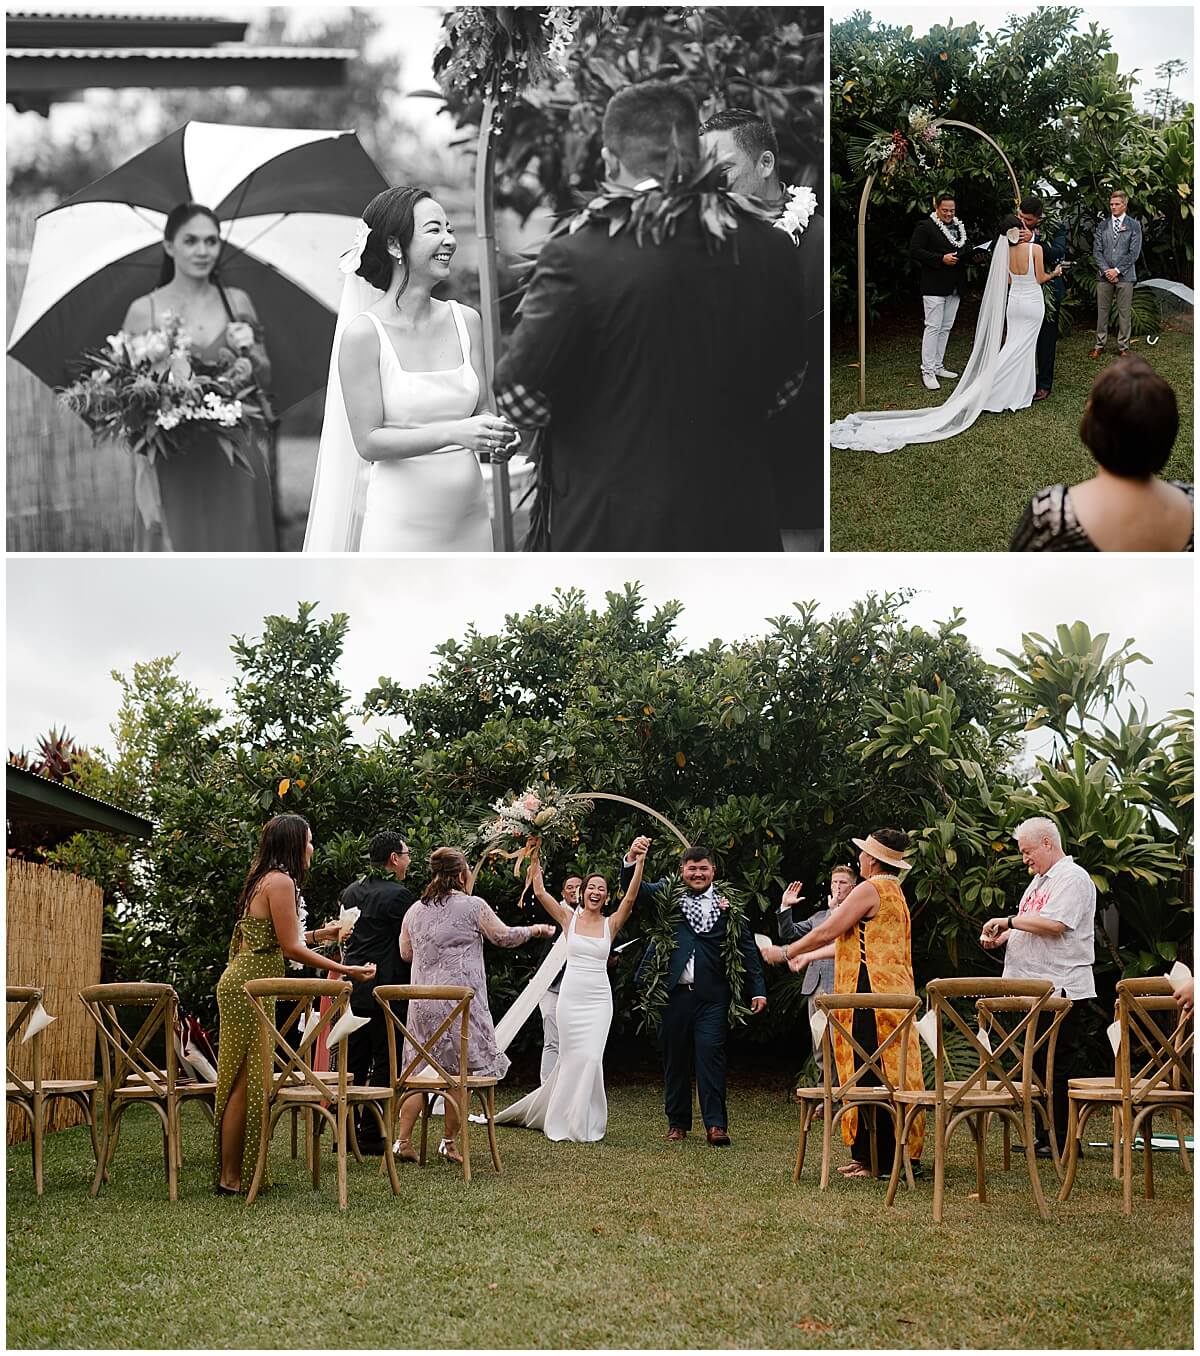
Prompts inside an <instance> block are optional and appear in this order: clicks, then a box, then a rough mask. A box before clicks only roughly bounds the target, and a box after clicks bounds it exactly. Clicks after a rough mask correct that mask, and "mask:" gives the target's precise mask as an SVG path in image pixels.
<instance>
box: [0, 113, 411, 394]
mask: <svg viewBox="0 0 1200 1356" xmlns="http://www.w3.org/2000/svg"><path fill="white" fill-rule="evenodd" d="M386 187H387V183H386V181H385V180H384V178H383V176H382V175H381V174H380V172H379V170H378V169H377V168H376V167H375V165H374V163H373V162H372V160H371V158H370V156H368V155H367V153H366V151H364V150H363V148H362V146H361V145H360V144H359V141H358V138H357V137H356V136H355V135H354V133H353V132H331V131H308V130H300V129H293V128H281V127H234V126H228V125H225V124H220V123H205V122H188V123H185V124H184V125H183V126H182V127H180V128H179V129H178V130H176V131H174V132H172V133H171V134H170V136H168V137H166V138H165V139H164V140H162V141H160V142H158V143H157V144H156V145H154V146H151V147H150V148H149V149H148V150H145V151H143V152H142V153H141V154H140V155H136V156H134V158H133V159H132V160H130V161H128V162H127V163H126V164H124V165H122V166H121V167H120V168H119V169H115V170H113V172H112V173H111V174H107V175H105V176H104V178H103V179H98V180H97V181H96V182H95V183H94V184H92V185H90V186H89V187H88V188H85V189H83V190H82V191H81V192H79V193H76V194H75V195H74V196H73V197H70V198H68V199H67V200H66V202H64V203H62V204H61V205H60V206H58V207H55V208H52V209H51V210H50V211H48V212H45V213H43V215H42V216H40V217H39V218H38V221H37V227H36V229H35V232H34V238H33V248H32V250H31V252H30V260H29V271H28V274H27V276H26V278H25V289H24V291H23V293H22V295H21V303H20V306H19V308H18V310H17V318H16V321H15V323H14V325H13V329H12V333H11V335H10V336H9V343H8V351H9V353H11V354H12V356H13V357H14V358H16V359H17V360H18V361H19V362H21V363H23V364H24V365H25V366H26V367H28V368H29V369H30V371H31V372H33V373H34V374H35V375H36V376H38V377H40V378H41V380H42V381H44V382H46V383H47V384H48V385H50V386H59V385H62V384H64V383H65V382H67V381H69V380H70V379H71V378H72V376H73V375H75V374H74V372H73V371H72V370H71V369H72V368H73V366H74V365H75V364H76V363H77V362H78V359H79V357H80V355H81V353H82V351H83V350H84V349H87V348H98V347H101V346H102V345H103V343H104V340H105V336H106V335H108V334H111V333H112V332H113V331H114V330H116V329H117V327H118V326H119V325H120V324H121V321H122V319H123V318H124V316H125V311H126V309H127V308H128V306H129V303H130V302H131V301H133V300H134V299H135V298H136V297H139V296H143V295H144V294H145V293H147V292H149V291H151V290H152V289H153V288H154V287H155V286H156V284H157V282H158V273H159V268H160V266H161V262H162V233H163V227H164V225H165V223H166V219H167V214H168V213H169V212H170V211H171V209H172V208H173V207H175V206H176V204H178V203H181V202H197V203H202V204H203V205H204V206H205V207H209V208H211V209H212V210H213V211H214V212H215V213H216V215H217V217H218V219H219V220H220V222H221V237H222V247H221V257H220V261H219V264H218V268H219V276H220V279H221V281H222V282H223V283H228V284H231V285H233V286H235V287H241V288H244V289H245V291H246V292H247V293H248V294H249V296H250V299H251V300H252V301H253V303H254V306H255V309H256V311H257V312H258V316H259V319H260V320H261V321H262V323H263V326H264V329H265V332H266V342H267V348H268V350H269V352H270V356H271V361H272V366H273V369H274V375H273V379H272V383H271V384H272V388H273V390H274V393H275V396H276V399H277V402H278V405H279V407H280V408H281V409H286V408H287V406H289V405H292V404H295V402H296V401H297V400H300V399H302V398H303V397H304V396H306V395H309V394H310V393H311V392H313V391H315V390H317V389H319V388H320V387H321V386H323V385H324V384H325V379H326V376H327V375H328V368H329V350H330V345H331V344H332V342H333V328H334V319H335V316H336V313H337V308H338V301H339V298H340V296H341V290H342V275H341V274H340V273H339V272H338V266H337V265H338V256H339V255H340V254H341V253H342V251H343V250H345V249H346V248H347V247H348V246H349V245H350V243H351V241H352V239H353V235H354V224H355V222H356V221H357V219H358V218H359V217H360V216H361V214H362V210H363V208H364V207H365V206H366V205H367V203H368V202H369V201H370V200H371V198H373V197H374V196H375V194H376V193H378V192H380V190H382V189H384V188H386Z"/></svg>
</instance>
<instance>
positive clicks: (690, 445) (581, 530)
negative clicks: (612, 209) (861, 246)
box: [496, 207, 805, 551]
mask: <svg viewBox="0 0 1200 1356" xmlns="http://www.w3.org/2000/svg"><path fill="white" fill-rule="evenodd" d="M710 244H711V242H709V241H707V240H706V237H705V236H704V234H703V233H702V231H701V229H700V225H699V218H698V209H697V208H695V207H693V208H692V209H691V210H689V211H688V212H687V213H685V215H684V216H683V217H682V218H681V219H680V220H679V222H678V224H677V227H676V231H675V234H674V235H673V236H671V237H670V238H669V239H667V240H665V241H664V242H663V243H662V244H661V245H655V244H653V243H652V242H651V241H650V240H649V239H648V238H647V239H646V240H645V242H644V243H643V244H642V245H641V246H639V245H638V244H637V243H636V241H635V240H634V238H633V235H632V233H631V232H630V231H628V230H627V231H623V232H622V233H621V234H620V235H618V236H615V237H610V236H609V234H608V226H607V223H605V222H593V223H591V224H590V225H587V226H584V227H583V228H581V229H580V230H578V231H577V232H575V234H573V235H560V236H556V237H554V238H553V239H551V240H549V241H547V242H546V244H545V246H544V247H543V249H542V251H541V254H540V256H539V258H538V262H537V266H536V268H535V269H534V273H533V277H532V279H531V280H530V284H529V289H528V291H527V292H526V294H525V298H524V300H523V302H522V303H521V312H520V321H519V323H518V325H517V329H516V332H515V334H514V335H513V336H512V339H511V340H510V341H509V344H508V347H507V351H506V352H505V354H504V357H503V358H502V359H501V361H500V364H499V367H498V368H497V371H496V388H497V391H498V392H499V393H500V395H501V407H502V408H504V409H506V410H507V411H509V412H511V409H512V407H511V405H510V404H509V403H508V401H507V400H506V398H505V397H506V393H507V392H509V391H512V390H523V391H526V392H532V393H538V394H540V396H541V397H543V398H544V400H545V401H546V402H547V403H548V404H549V406H550V409H551V422H550V440H549V441H550V444H551V452H550V458H551V460H550V467H551V477H550V536H551V546H552V549H554V550H556V551H631V550H647V551H673V550H685V551H751V550H778V549H779V547H780V542H779V523H778V520H777V517H776V506H775V502H774V501H775V495H774V493H773V490H772V480H771V474H770V469H769V462H770V451H771V447H772V440H773V439H774V438H776V437H778V436H781V435H779V434H777V433H776V431H775V429H773V428H772V427H771V423H772V421H770V420H769V419H768V417H767V416H768V412H769V410H770V409H771V406H772V402H773V398H774V396H775V394H776V393H777V392H778V391H779V390H780V389H781V388H782V387H783V386H784V385H785V383H786V382H787V381H788V380H789V379H792V380H794V379H795V377H796V376H797V374H798V373H799V372H800V370H801V367H802V366H803V362H804V353H805V326H804V324H803V316H804V307H803V303H802V298H801V295H800V293H801V273H800V270H799V269H798V268H797V265H796V258H795V255H796V249H795V246H794V245H793V244H792V241H791V239H790V238H789V237H788V236H787V235H786V234H785V233H784V232H783V231H779V230H776V229H774V228H773V227H772V226H770V225H768V224H767V223H765V222H761V221H757V220H755V219H753V218H748V217H744V216H739V228H738V230H737V231H736V232H735V233H733V235H732V236H731V238H730V239H728V240H726V242H725V243H724V245H723V246H722V247H720V248H717V247H716V246H713V247H712V248H711V249H710V248H709V246H710ZM518 422H520V421H519V420H518Z"/></svg>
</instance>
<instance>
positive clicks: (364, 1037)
mask: <svg viewBox="0 0 1200 1356" xmlns="http://www.w3.org/2000/svg"><path fill="white" fill-rule="evenodd" d="M370 857H371V864H372V866H374V867H376V868H378V869H379V870H381V871H388V872H390V873H391V874H392V876H394V877H395V879H394V880H384V879H381V878H380V877H378V876H365V877H363V879H361V880H356V881H355V882H354V883H353V884H352V885H348V886H347V887H346V889H345V890H344V891H343V892H342V900H341V903H342V907H343V908H344V909H358V910H359V915H358V921H357V922H356V923H355V925H354V931H353V932H351V934H350V936H349V937H348V938H347V939H346V944H345V946H344V947H343V949H342V956H343V961H344V963H345V964H346V965H366V964H368V963H369V962H373V963H374V965H375V967H376V968H375V977H374V979H369V980H365V981H363V982H362V983H361V984H355V986H354V989H353V992H352V993H351V995H350V1007H351V1009H352V1010H353V1011H354V1012H355V1013H356V1014H357V1015H358V1016H360V1017H369V1018H370V1019H371V1020H370V1025H369V1026H363V1027H359V1029H358V1030H357V1031H355V1032H354V1034H353V1035H352V1036H351V1037H350V1039H349V1041H348V1042H347V1044H348V1045H349V1047H350V1049H349V1058H348V1065H347V1067H348V1071H349V1072H350V1073H351V1074H353V1075H354V1081H355V1083H356V1084H358V1086H360V1087H362V1086H364V1085H368V1084H369V1085H373V1086H377V1087H386V1086H387V1084H388V1077H389V1070H388V1053H387V1019H386V1018H385V1017H384V1015H383V1013H382V1011H381V1010H380V1007H379V1004H378V1003H376V1001H375V997H374V994H375V988H376V986H377V985H379V984H407V983H408V982H409V967H408V965H407V964H406V963H405V962H404V961H402V960H401V959H400V926H401V924H402V923H403V922H404V915H405V914H406V913H407V912H408V908H409V905H410V904H412V903H413V901H414V900H415V899H416V896H415V895H414V894H413V893H412V891H411V890H409V889H408V887H407V886H405V885H404V884H403V883H402V882H403V880H404V877H405V876H406V875H407V874H408V866H409V862H410V861H411V860H412V858H411V856H410V854H409V851H408V844H407V843H406V842H405V841H404V839H403V838H401V837H400V835H399V834H398V833H396V832H394V831H393V830H391V829H385V830H384V831H383V832H382V833H377V834H376V835H375V837H374V838H372V839H371V845H370ZM351 958H353V959H351ZM357 1135H358V1146H359V1148H360V1149H361V1150H362V1151H363V1153H374V1154H379V1153H382V1152H383V1149H384V1144H383V1140H381V1139H380V1137H379V1128H378V1123H377V1122H376V1120H375V1118H374V1116H372V1115H371V1113H370V1112H369V1111H365V1112H364V1111H362V1110H360V1111H359V1113H358V1120H357Z"/></svg>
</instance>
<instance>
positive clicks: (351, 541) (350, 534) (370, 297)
mask: <svg viewBox="0 0 1200 1356" xmlns="http://www.w3.org/2000/svg"><path fill="white" fill-rule="evenodd" d="M382 295H383V293H382V292H380V291H379V290H378V288H375V287H372V286H371V284H370V283H369V282H367V280H366V279H365V278H361V277H359V276H358V274H357V273H349V274H347V275H346V281H345V283H344V284H343V286H342V300H341V304H340V305H339V306H338V314H337V325H336V326H335V328H334V331H333V347H332V349H331V351H330V355H329V382H328V385H327V386H326V388H325V416H324V418H323V419H322V421H321V444H320V449H319V451H318V452H317V472H316V476H315V478H314V480H313V488H312V498H311V500H310V501H309V506H308V525H307V526H306V528H305V529H304V549H305V550H306V551H357V550H358V543H359V537H360V535H361V533H362V524H363V508H364V505H365V503H366V494H367V478H368V476H369V475H370V473H371V467H370V464H369V463H368V462H365V461H364V460H363V459H362V458H361V457H360V456H359V455H358V451H357V449H356V448H355V446H354V438H353V437H352V436H351V433H350V421H349V419H348V418H347V416H346V402H345V400H343V398H342V379H341V376H340V375H339V373H338V351H339V350H340V348H341V345H342V334H343V333H344V331H345V329H346V326H347V325H349V323H350V322H351V321H352V320H353V319H354V318H355V317H356V316H358V315H361V314H362V312H363V311H366V310H368V309H369V308H370V307H371V306H373V305H374V304H375V303H376V302H377V301H378V300H379V298H380V297H381V296H382Z"/></svg>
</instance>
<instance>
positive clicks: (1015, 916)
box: [1007, 913, 1021, 932]
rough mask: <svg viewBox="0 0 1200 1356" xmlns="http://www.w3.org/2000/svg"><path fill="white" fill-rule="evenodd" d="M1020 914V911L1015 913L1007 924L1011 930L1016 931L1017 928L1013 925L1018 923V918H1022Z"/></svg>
mask: <svg viewBox="0 0 1200 1356" xmlns="http://www.w3.org/2000/svg"><path fill="white" fill-rule="evenodd" d="M1020 916H1021V915H1020V914H1019V913H1014V914H1013V915H1012V917H1011V918H1009V920H1008V924H1007V926H1008V930H1009V932H1016V930H1017V929H1016V928H1015V927H1014V926H1013V925H1014V924H1015V923H1016V921H1017V919H1018V918H1020Z"/></svg>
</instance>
